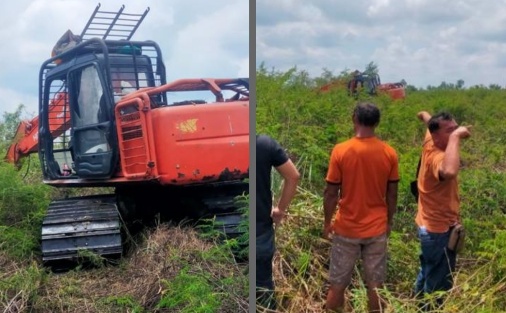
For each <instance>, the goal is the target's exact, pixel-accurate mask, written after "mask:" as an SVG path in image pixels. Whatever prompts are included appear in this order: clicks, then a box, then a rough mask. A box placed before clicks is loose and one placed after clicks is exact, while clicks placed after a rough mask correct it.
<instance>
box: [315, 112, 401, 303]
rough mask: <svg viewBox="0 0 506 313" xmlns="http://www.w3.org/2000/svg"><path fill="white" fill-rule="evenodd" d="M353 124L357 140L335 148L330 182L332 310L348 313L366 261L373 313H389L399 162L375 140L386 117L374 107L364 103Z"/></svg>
mask: <svg viewBox="0 0 506 313" xmlns="http://www.w3.org/2000/svg"><path fill="white" fill-rule="evenodd" d="M352 120H353V126H354V131H355V137H353V138H351V139H349V140H347V141H345V142H342V143H339V144H337V145H336V146H335V147H334V149H333V150H332V154H331V156H330V161H329V168H328V172H327V177H326V181H327V186H326V188H325V192H324V202H323V208H324V211H325V222H324V227H323V236H324V238H330V235H331V234H333V235H332V249H331V256H330V275H329V281H330V288H329V291H328V294H327V302H326V308H327V309H328V310H330V311H335V312H342V310H344V303H345V290H346V288H347V287H348V285H349V284H350V282H351V277H352V274H353V271H354V267H355V263H356V262H357V261H358V259H360V258H361V259H362V265H363V270H364V280H365V284H366V286H367V298H368V307H369V312H383V309H382V305H381V303H380V299H379V296H378V294H377V288H380V287H382V285H383V283H384V280H385V277H386V262H387V239H388V236H389V234H390V230H391V228H392V224H393V217H394V213H395V212H396V207H397V184H398V181H399V170H398V158H397V153H396V151H395V150H394V149H393V148H392V147H390V146H389V145H388V144H386V143H385V142H383V141H381V140H380V139H378V138H377V137H376V135H375V128H376V127H377V126H378V124H379V122H380V111H379V109H378V108H377V107H376V106H375V105H374V104H372V103H359V104H358V105H357V106H356V107H355V109H354V111H353V116H352ZM336 208H337V213H336ZM334 214H335V221H334V223H333V224H332V223H331V222H332V217H333V216H334Z"/></svg>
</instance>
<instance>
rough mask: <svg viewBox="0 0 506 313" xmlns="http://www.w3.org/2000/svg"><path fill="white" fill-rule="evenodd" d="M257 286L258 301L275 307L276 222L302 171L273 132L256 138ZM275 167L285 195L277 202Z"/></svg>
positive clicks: (281, 218)
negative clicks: (274, 196) (273, 189)
mask: <svg viewBox="0 0 506 313" xmlns="http://www.w3.org/2000/svg"><path fill="white" fill-rule="evenodd" d="M256 144H257V147H256V159H257V161H256V174H257V175H256V190H257V194H256V203H257V205H256V249H257V251H256V252H257V253H256V288H257V304H258V305H259V306H262V307H265V308H268V309H271V310H275V309H276V305H275V301H274V282H273V280H272V258H273V256H274V251H275V245H274V228H273V223H275V224H276V225H279V224H280V223H281V221H282V220H283V217H284V216H285V214H286V210H287V208H288V205H289V204H290V202H291V200H292V198H293V197H294V196H295V193H296V190H297V184H298V182H299V176H300V175H299V172H298V171H297V168H296V167H295V165H294V164H293V162H292V161H291V160H290V159H289V158H288V156H287V155H286V153H285V151H284V150H283V148H282V147H281V146H280V145H279V143H278V142H276V141H275V140H274V139H272V138H271V137H269V136H266V135H257V138H256ZM272 167H274V168H275V169H276V170H277V171H278V173H279V174H280V175H281V176H282V178H283V187H282V190H281V196H280V198H279V201H278V202H277V204H276V205H273V201H272V192H271V169H272Z"/></svg>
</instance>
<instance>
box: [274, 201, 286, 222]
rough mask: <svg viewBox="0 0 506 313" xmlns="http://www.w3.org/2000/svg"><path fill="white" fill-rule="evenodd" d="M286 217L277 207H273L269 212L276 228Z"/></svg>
mask: <svg viewBox="0 0 506 313" xmlns="http://www.w3.org/2000/svg"><path fill="white" fill-rule="evenodd" d="M285 216H286V212H285V211H283V210H281V209H280V208H279V207H277V206H276V207H273V208H272V211H271V217H272V220H273V221H274V224H276V226H278V225H280V224H281V222H282V221H283V219H284V218H285Z"/></svg>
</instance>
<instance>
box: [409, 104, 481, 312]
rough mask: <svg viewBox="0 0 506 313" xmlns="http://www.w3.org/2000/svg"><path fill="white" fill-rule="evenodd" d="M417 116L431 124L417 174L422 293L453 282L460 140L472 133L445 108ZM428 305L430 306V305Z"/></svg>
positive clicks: (417, 286)
mask: <svg viewBox="0 0 506 313" xmlns="http://www.w3.org/2000/svg"><path fill="white" fill-rule="evenodd" d="M417 117H418V118H419V119H420V120H422V121H423V122H424V123H425V124H426V125H427V127H428V131H427V132H426V134H425V139H424V142H423V150H422V156H421V163H420V164H421V166H420V172H419V174H418V192H419V198H418V213H417V215H416V219H415V221H416V224H417V226H418V237H419V239H420V243H421V246H422V252H421V255H420V263H421V268H420V272H419V273H418V277H417V279H416V284H415V292H416V294H417V295H418V296H423V294H424V293H432V292H434V291H444V290H449V289H450V288H452V286H453V279H452V273H453V272H454V271H455V263H456V253H455V252H454V251H452V250H449V249H447V246H448V239H449V235H450V230H451V228H452V227H453V226H454V225H455V224H457V223H458V222H459V220H460V201H459V194H458V189H459V188H458V187H459V186H458V182H457V175H458V173H459V167H460V152H459V150H460V141H461V140H462V139H465V138H468V137H469V136H470V135H471V133H470V130H469V128H468V127H464V126H459V125H458V124H457V122H456V121H455V119H454V118H453V117H452V115H450V114H449V113H446V112H441V113H438V114H436V115H434V116H431V115H430V114H429V113H427V112H426V111H421V112H419V113H418V114H417ZM439 302H440V303H441V299H440V301H439ZM425 308H426V309H427V310H430V308H429V306H428V305H426V307H425Z"/></svg>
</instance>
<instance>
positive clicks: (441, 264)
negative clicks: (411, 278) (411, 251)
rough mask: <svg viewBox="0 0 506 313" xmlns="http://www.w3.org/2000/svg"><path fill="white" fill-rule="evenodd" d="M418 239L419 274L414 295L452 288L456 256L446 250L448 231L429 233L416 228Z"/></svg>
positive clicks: (422, 228) (423, 228) (421, 228)
mask: <svg viewBox="0 0 506 313" xmlns="http://www.w3.org/2000/svg"><path fill="white" fill-rule="evenodd" d="M418 238H419V239H420V243H421V246H422V253H421V254H420V265H421V268H420V272H419V273H418V277H417V278H416V285H415V293H416V294H417V295H419V296H423V294H424V293H432V292H434V291H446V290H449V289H451V288H452V286H453V277H452V273H453V272H454V271H455V263H456V259H457V255H456V253H455V252H454V251H450V250H448V248H447V246H448V239H449V238H450V231H447V232H445V233H430V232H428V231H427V230H426V229H425V227H419V228H418Z"/></svg>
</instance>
